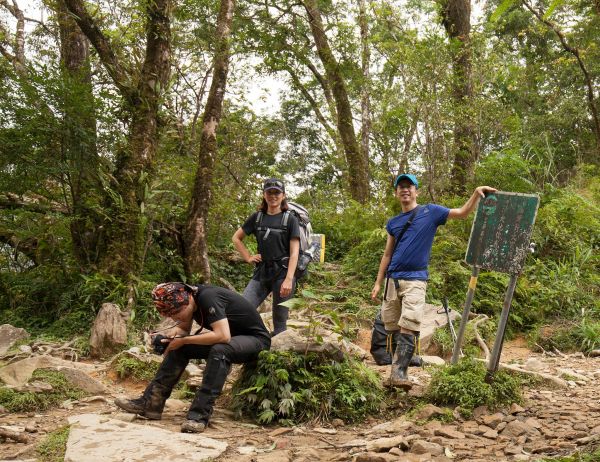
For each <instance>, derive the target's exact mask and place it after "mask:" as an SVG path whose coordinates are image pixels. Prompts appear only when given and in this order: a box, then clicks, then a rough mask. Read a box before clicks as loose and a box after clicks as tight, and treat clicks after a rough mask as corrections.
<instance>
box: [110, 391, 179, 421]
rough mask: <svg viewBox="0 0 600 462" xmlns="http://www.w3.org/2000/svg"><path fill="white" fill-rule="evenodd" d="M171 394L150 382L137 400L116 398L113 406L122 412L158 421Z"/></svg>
mask: <svg viewBox="0 0 600 462" xmlns="http://www.w3.org/2000/svg"><path fill="white" fill-rule="evenodd" d="M170 394H171V390H170V389H168V388H167V387H164V386H162V385H160V384H158V383H156V382H150V383H149V384H148V386H147V387H146V390H145V391H144V394H143V395H142V396H140V397H139V398H135V399H125V398H118V399H116V400H115V405H116V406H118V407H120V408H121V409H123V410H124V411H127V412H130V413H132V414H137V415H140V416H142V417H146V418H147V419H150V420H160V419H161V418H162V412H163V409H164V407H165V401H167V398H168V397H169V395H170Z"/></svg>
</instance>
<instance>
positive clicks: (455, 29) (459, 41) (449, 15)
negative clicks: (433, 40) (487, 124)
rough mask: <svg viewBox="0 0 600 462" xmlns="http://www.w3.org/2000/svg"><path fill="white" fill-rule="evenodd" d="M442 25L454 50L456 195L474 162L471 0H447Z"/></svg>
mask: <svg viewBox="0 0 600 462" xmlns="http://www.w3.org/2000/svg"><path fill="white" fill-rule="evenodd" d="M442 15H443V18H442V22H443V24H444V27H445V28H446V32H447V33H448V37H449V39H450V42H451V43H450V45H451V47H452V48H453V56H452V69H453V73H454V76H453V98H454V103H455V116H454V164H453V166H452V173H451V179H450V182H451V187H452V189H453V191H454V192H456V193H459V194H461V193H464V192H465V191H466V184H467V180H468V179H469V178H471V176H472V173H473V168H474V166H475V161H476V160H477V143H476V140H475V127H474V124H473V121H472V118H471V117H470V116H469V111H470V107H471V104H472V99H473V86H472V83H471V47H470V43H469V42H470V33H471V3H470V0H447V1H446V3H445V5H444V8H443V10H442Z"/></svg>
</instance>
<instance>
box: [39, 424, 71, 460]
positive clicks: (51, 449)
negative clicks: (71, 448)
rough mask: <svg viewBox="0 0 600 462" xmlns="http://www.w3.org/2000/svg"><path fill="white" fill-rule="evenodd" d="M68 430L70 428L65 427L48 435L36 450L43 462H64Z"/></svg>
mask: <svg viewBox="0 0 600 462" xmlns="http://www.w3.org/2000/svg"><path fill="white" fill-rule="evenodd" d="M70 429H71V427H69V426H68V425H66V426H64V427H61V428H59V429H57V430H55V431H53V432H52V433H49V434H48V436H47V437H46V438H45V439H44V441H42V442H41V443H40V444H39V445H38V447H37V448H36V452H37V453H38V454H39V456H40V459H41V460H43V461H45V462H62V461H63V460H65V452H66V450H67V440H68V439H69V431H70Z"/></svg>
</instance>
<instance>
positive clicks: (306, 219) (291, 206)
mask: <svg viewBox="0 0 600 462" xmlns="http://www.w3.org/2000/svg"><path fill="white" fill-rule="evenodd" d="M292 213H293V214H294V216H295V217H296V219H297V220H298V225H299V228H300V251H299V252H298V265H297V266H296V273H295V277H296V279H300V278H301V277H303V276H304V275H305V274H306V271H307V268H308V264H309V263H310V262H311V261H312V258H313V256H312V254H311V250H312V249H311V247H310V246H311V234H312V226H311V224H310V216H309V215H308V210H306V209H305V208H304V207H302V206H301V205H300V204H296V203H295V202H288V210H287V211H286V212H284V213H283V217H282V218H281V228H282V229H283V230H285V231H287V226H288V221H289V219H290V214H292ZM262 217H263V212H261V211H259V212H258V214H257V215H256V229H259V228H261V224H262Z"/></svg>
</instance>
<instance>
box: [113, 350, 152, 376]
mask: <svg viewBox="0 0 600 462" xmlns="http://www.w3.org/2000/svg"><path fill="white" fill-rule="evenodd" d="M113 367H114V370H115V371H116V373H117V375H118V377H119V378H120V379H127V378H132V379H134V380H138V381H141V382H147V381H150V380H152V379H153V378H154V376H155V375H156V372H157V371H158V368H159V367H160V363H159V362H156V361H141V360H139V359H137V358H133V357H131V356H128V355H126V354H121V355H119V357H118V358H117V359H116V361H115V362H114V363H113Z"/></svg>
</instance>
